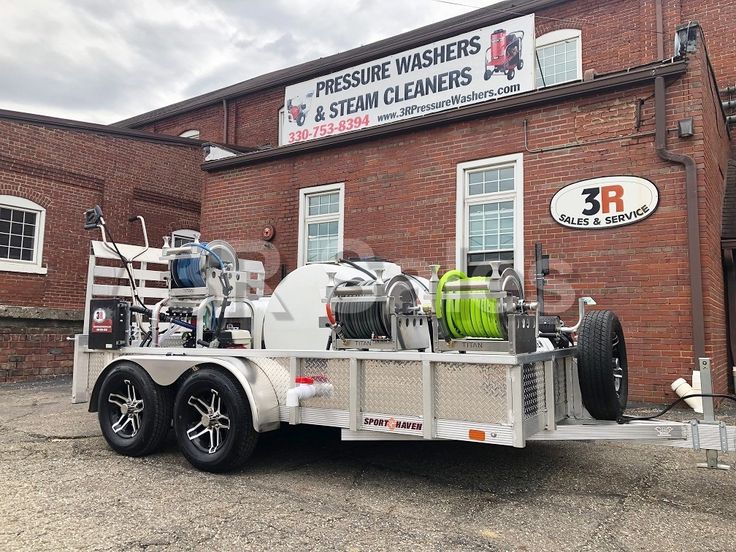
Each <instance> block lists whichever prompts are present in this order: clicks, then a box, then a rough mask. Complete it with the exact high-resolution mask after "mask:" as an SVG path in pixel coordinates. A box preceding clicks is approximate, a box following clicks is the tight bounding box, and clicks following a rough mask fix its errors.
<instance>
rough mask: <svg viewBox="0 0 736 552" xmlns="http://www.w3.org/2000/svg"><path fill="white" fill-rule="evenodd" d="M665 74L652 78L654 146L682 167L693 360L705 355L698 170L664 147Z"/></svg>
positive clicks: (665, 157)
mask: <svg viewBox="0 0 736 552" xmlns="http://www.w3.org/2000/svg"><path fill="white" fill-rule="evenodd" d="M666 94H667V91H666V89H665V82H664V77H656V78H655V80H654V97H655V118H656V126H657V128H656V138H655V142H656V148H657V155H659V157H660V158H662V159H664V160H665V161H670V162H672V163H678V164H680V165H683V166H684V167H685V192H686V204H687V247H688V261H689V262H688V264H689V267H690V293H691V298H692V305H691V306H692V332H693V353H694V354H695V359H694V362H697V359H699V358H702V357H704V356H705V321H704V318H703V273H702V269H701V262H700V227H699V223H700V219H699V218H698V170H697V166H696V165H695V160H694V159H693V158H692V157H690V156H689V155H682V154H679V153H674V152H672V151H670V150H668V149H667V115H666V110H665V107H666V102H665V100H666Z"/></svg>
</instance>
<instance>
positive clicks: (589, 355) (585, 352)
mask: <svg viewBox="0 0 736 552" xmlns="http://www.w3.org/2000/svg"><path fill="white" fill-rule="evenodd" d="M578 375H579V379H580V392H581V395H582V399H583V404H584V405H585V408H587V409H588V412H590V415H591V416H593V417H594V418H596V419H597V420H616V419H617V418H618V417H619V416H620V415H621V414H622V413H623V411H624V409H625V408H626V402H627V398H628V387H629V386H628V377H629V371H628V363H627V360H626V341H625V340H624V332H623V329H622V328H621V322H619V320H618V317H617V316H616V315H615V314H614V313H613V312H612V311H609V310H601V311H592V312H589V313H586V315H585V317H584V318H583V322H582V324H581V325H580V331H579V335H578Z"/></svg>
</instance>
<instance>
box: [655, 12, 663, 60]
mask: <svg viewBox="0 0 736 552" xmlns="http://www.w3.org/2000/svg"><path fill="white" fill-rule="evenodd" d="M654 13H655V17H656V19H657V21H656V26H657V59H664V16H663V13H662V0H656V1H655V2H654Z"/></svg>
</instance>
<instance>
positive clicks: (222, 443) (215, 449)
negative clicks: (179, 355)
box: [174, 368, 258, 473]
mask: <svg viewBox="0 0 736 552" xmlns="http://www.w3.org/2000/svg"><path fill="white" fill-rule="evenodd" d="M174 431H175V432H176V439H177V441H178V443H179V448H180V449H181V452H182V454H183V455H184V457H185V458H186V459H187V460H188V461H189V463H191V464H192V465H193V466H194V467H195V468H197V469H200V470H204V471H208V472H214V473H221V472H227V471H232V470H235V469H238V468H241V467H243V465H244V464H245V463H246V462H247V460H248V458H250V456H251V454H253V450H254V449H255V447H256V444H257V443H258V432H257V431H256V430H255V429H253V418H252V415H251V411H250V405H249V403H248V397H247V396H246V395H245V392H244V391H243V389H242V388H241V387H240V385H239V384H237V383H235V382H233V381H232V380H231V379H230V378H229V377H228V376H226V375H225V374H223V373H222V372H219V371H217V370H212V369H208V368H204V369H201V370H197V371H196V372H193V373H192V374H191V375H190V376H189V377H187V379H186V380H184V383H182V385H181V387H180V388H179V392H178V393H177V394H176V400H175V401H174Z"/></svg>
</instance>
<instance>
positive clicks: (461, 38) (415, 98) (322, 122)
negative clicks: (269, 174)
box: [281, 15, 535, 144]
mask: <svg viewBox="0 0 736 552" xmlns="http://www.w3.org/2000/svg"><path fill="white" fill-rule="evenodd" d="M534 38H535V37H534V15H527V16H524V17H519V18H516V19H511V20H509V21H505V22H503V23H498V24H496V25H493V26H491V27H484V28H482V29H478V30H476V31H471V32H468V33H463V34H461V35H457V36H453V37H451V38H447V39H444V40H439V41H437V42H433V43H431V44H427V45H426V46H421V47H419V48H414V49H413V50H407V51H404V52H401V53H398V54H394V55H391V56H387V57H384V58H381V59H377V60H374V61H371V62H368V63H364V64H362V65H358V66H356V67H351V68H349V69H344V70H342V71H338V72H336V73H332V74H330V75H326V76H323V77H319V78H316V79H312V80H310V81H306V82H302V83H299V84H294V85H292V86H288V87H287V88H286V97H285V101H284V107H285V112H286V113H285V116H284V124H283V125H282V130H281V143H282V144H294V143H297V142H304V141H307V140H314V139H316V138H323V137H326V136H334V135H336V134H342V133H343V132H351V131H355V130H361V129H364V128H369V127H374V126H377V125H383V124H389V123H395V122H398V121H404V120H406V119H412V118H414V117H421V116H423V115H429V114H430V113H436V112H438V111H445V110H448V109H456V108H459V107H463V106H466V105H470V104H474V103H479V102H485V101H489V100H495V99H499V98H504V97H507V96H512V95H514V94H520V93H522V92H528V91H530V90H533V89H534V86H535V82H534V52H535V49H534Z"/></svg>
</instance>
